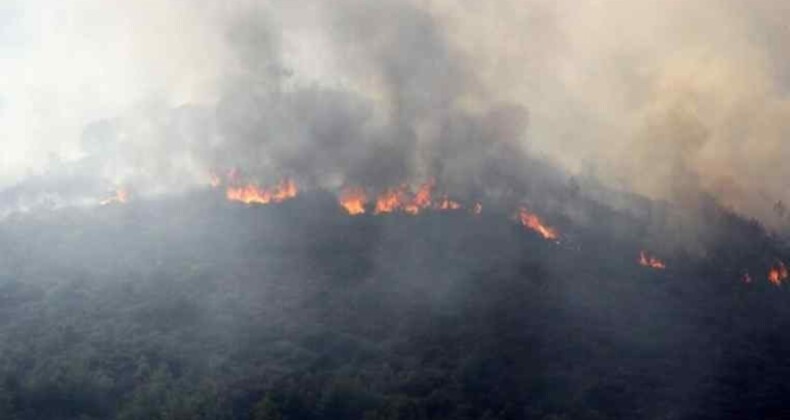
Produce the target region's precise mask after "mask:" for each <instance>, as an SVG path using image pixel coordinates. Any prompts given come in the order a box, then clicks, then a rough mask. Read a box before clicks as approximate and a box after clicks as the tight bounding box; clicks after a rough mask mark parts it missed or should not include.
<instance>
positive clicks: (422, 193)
mask: <svg viewBox="0 0 790 420" xmlns="http://www.w3.org/2000/svg"><path fill="white" fill-rule="evenodd" d="M433 185H434V181H433V180H430V181H428V182H426V183H424V184H422V185H420V188H418V189H417V193H416V194H414V197H412V198H411V200H408V191H406V194H404V196H405V197H407V202H406V203H404V205H403V211H405V212H406V213H408V214H411V215H415V214H418V213H419V212H420V210H423V209H425V208H428V207H430V206H431V201H432V200H431V193H432V192H433ZM401 188H403V189H404V190H406V187H405V186H403V187H401Z"/></svg>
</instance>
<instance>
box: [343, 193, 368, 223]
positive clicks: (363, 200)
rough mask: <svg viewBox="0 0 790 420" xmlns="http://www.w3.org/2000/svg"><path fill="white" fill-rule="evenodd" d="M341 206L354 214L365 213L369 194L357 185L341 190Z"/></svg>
mask: <svg viewBox="0 0 790 420" xmlns="http://www.w3.org/2000/svg"><path fill="white" fill-rule="evenodd" d="M338 200H339V201H340V206H342V207H343V208H344V209H345V210H346V212H347V213H348V214H350V215H352V216H356V215H358V214H365V205H366V204H367V203H368V196H367V194H365V190H363V189H362V188H357V187H350V188H345V189H344V190H343V191H341V192H340V198H339V199H338Z"/></svg>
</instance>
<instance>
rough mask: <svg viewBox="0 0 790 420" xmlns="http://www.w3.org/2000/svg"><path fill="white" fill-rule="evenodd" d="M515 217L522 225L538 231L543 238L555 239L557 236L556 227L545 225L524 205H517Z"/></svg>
mask: <svg viewBox="0 0 790 420" xmlns="http://www.w3.org/2000/svg"><path fill="white" fill-rule="evenodd" d="M516 219H517V220H518V221H519V222H521V225H522V226H524V227H526V228H528V229H531V230H533V231H535V232H537V233H539V234H540V236H543V238H544V239H548V240H557V239H558V238H559V234H558V233H557V230H556V229H554V228H552V227H549V226H548V225H546V224H545V223H544V222H543V221H542V220H540V217H538V216H537V215H536V214H534V213H530V212H529V211H528V210H527V209H526V207H523V206H522V207H519V209H518V213H516Z"/></svg>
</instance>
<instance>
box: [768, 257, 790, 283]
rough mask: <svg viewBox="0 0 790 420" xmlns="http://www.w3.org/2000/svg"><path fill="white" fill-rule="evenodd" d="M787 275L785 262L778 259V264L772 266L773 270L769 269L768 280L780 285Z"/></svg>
mask: <svg viewBox="0 0 790 420" xmlns="http://www.w3.org/2000/svg"><path fill="white" fill-rule="evenodd" d="M787 275H788V273H787V267H785V264H784V263H783V262H781V261H777V262H776V264H774V266H773V267H771V270H770V271H768V281H770V282H771V283H773V284H774V285H776V286H779V285H781V284H782V281H783V280H785V279H786V278H787Z"/></svg>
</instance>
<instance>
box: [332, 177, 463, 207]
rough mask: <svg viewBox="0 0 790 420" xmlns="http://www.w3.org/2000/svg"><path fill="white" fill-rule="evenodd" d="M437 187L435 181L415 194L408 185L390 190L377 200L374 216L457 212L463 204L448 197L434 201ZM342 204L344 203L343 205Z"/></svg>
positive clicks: (423, 185) (426, 183)
mask: <svg viewBox="0 0 790 420" xmlns="http://www.w3.org/2000/svg"><path fill="white" fill-rule="evenodd" d="M435 185H436V182H435V181H434V180H430V181H428V182H425V183H423V184H422V185H420V186H419V188H417V192H416V193H413V194H412V192H411V190H410V189H409V187H408V186H407V185H405V184H404V185H400V186H398V187H393V188H388V189H387V190H385V191H384V192H383V193H381V194H380V195H379V196H378V197H377V198H376V206H375V209H374V210H373V214H383V213H392V212H395V211H402V212H404V213H407V214H410V215H417V214H419V213H420V212H422V211H423V210H427V209H434V210H457V209H460V208H461V204H460V203H458V202H456V201H453V200H451V199H450V198H448V197H447V196H442V198H441V199H439V200H437V201H434V198H433V190H434V187H435ZM341 204H342V203H341Z"/></svg>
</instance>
